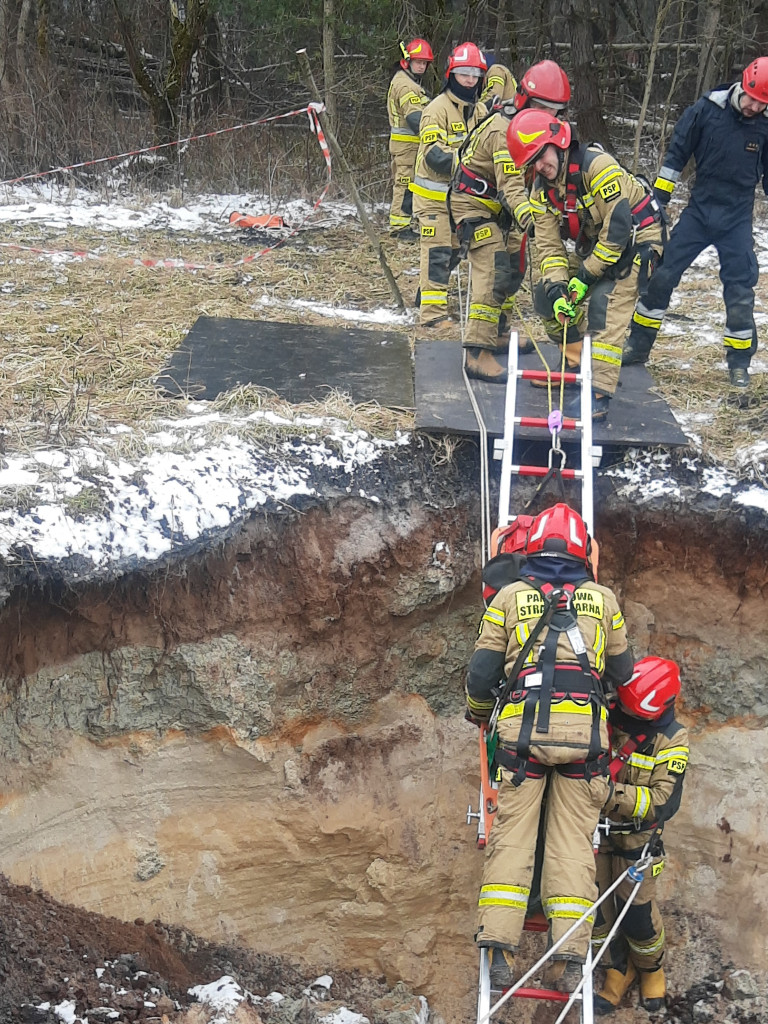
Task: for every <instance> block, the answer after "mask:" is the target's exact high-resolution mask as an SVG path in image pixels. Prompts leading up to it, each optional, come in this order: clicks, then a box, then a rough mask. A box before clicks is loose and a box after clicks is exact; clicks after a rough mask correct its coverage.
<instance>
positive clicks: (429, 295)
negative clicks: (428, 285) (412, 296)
mask: <svg viewBox="0 0 768 1024" xmlns="http://www.w3.org/2000/svg"><path fill="white" fill-rule="evenodd" d="M447 304H448V290H447V289H446V290H445V291H437V290H435V291H433V292H425V291H424V290H423V289H422V292H421V305H422V306H445V305H447Z"/></svg>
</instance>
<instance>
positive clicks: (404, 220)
mask: <svg viewBox="0 0 768 1024" xmlns="http://www.w3.org/2000/svg"><path fill="white" fill-rule="evenodd" d="M410 224H411V218H410V217H398V216H396V215H395V214H392V213H390V215H389V226H390V227H391V228H407V227H410Z"/></svg>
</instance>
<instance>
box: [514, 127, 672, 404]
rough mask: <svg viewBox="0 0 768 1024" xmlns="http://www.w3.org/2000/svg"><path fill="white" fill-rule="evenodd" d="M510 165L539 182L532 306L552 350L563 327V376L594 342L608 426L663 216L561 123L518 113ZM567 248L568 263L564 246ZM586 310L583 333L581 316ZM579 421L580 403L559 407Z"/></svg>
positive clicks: (610, 161) (598, 392)
mask: <svg viewBox="0 0 768 1024" xmlns="http://www.w3.org/2000/svg"><path fill="white" fill-rule="evenodd" d="M507 142H508V144H509V151H510V154H511V156H512V159H513V160H514V161H515V163H516V164H517V165H518V166H519V167H531V168H532V169H533V172H534V173H535V175H536V177H535V179H534V183H533V187H532V191H531V207H532V212H533V216H534V223H535V231H536V254H537V258H538V260H539V268H540V271H541V281H540V282H539V284H538V285H537V287H536V288H535V290H534V306H535V308H536V311H537V313H539V315H540V316H542V317H543V318H546V319H545V326H546V329H547V333H548V334H549V335H550V337H551V338H552V340H553V341H556V342H557V343H559V344H562V342H563V325H567V335H566V358H567V361H568V363H569V364H570V365H569V367H568V368H569V369H571V370H573V369H578V366H577V365H576V364H577V363H578V361H579V358H580V354H581V345H580V341H581V338H582V337H583V335H584V333H585V332H586V330H587V327H588V329H589V331H590V334H591V335H592V379H593V385H594V394H593V402H592V417H593V419H596V420H603V419H605V418H606V417H607V416H608V407H609V403H610V399H611V396H612V395H613V394H614V392H615V391H616V387H617V386H618V382H619V373H620V371H621V353H622V348H623V345H624V335H625V333H626V330H627V326H628V324H629V322H630V320H631V318H632V314H633V312H634V308H635V303H636V301H637V299H638V296H639V295H641V294H643V293H644V290H645V288H646V287H647V283H648V279H649V277H650V275H651V273H652V271H653V268H654V267H655V265H656V264H657V262H658V259H659V255H660V253H661V250H662V223H661V220H662V215H661V210H660V208H659V205H658V203H657V202H656V200H655V199H654V198H653V195H652V193H651V191H650V189H646V188H645V187H644V185H643V184H642V183H641V182H640V181H639V180H638V179H637V178H635V177H634V176H633V175H631V174H630V173H629V172H628V171H626V170H624V168H623V167H621V165H620V164H619V163H618V162H617V161H616V160H615V159H614V158H613V157H612V156H611V155H610V154H609V153H606V152H604V151H603V150H602V149H601V148H600V147H599V146H594V145H584V144H582V143H579V142H578V141H577V140H575V139H572V136H571V126H570V125H569V124H568V122H566V121H561V120H559V119H558V118H556V117H552V116H551V115H548V114H547V113H546V112H544V111H538V110H524V111H522V112H521V113H520V114H518V115H517V117H515V118H513V120H512V122H511V123H510V126H509V130H508V133H507ZM564 236H565V237H567V238H570V239H571V240H572V241H573V243H574V251H573V253H572V254H571V255H570V257H569V252H568V250H567V249H566V246H565V243H564V241H563V237H564ZM587 300H588V309H589V317H588V324H587V319H586V318H585V315H584V313H585V308H586V303H587ZM564 412H565V414H566V415H567V416H573V417H576V418H578V417H579V416H580V412H581V406H580V396H579V394H574V395H573V396H572V397H571V399H570V401H569V402H567V403H566V405H565V409H564Z"/></svg>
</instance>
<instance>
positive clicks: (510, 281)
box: [448, 108, 528, 382]
mask: <svg viewBox="0 0 768 1024" xmlns="http://www.w3.org/2000/svg"><path fill="white" fill-rule="evenodd" d="M513 109H514V108H513ZM508 125H509V117H508V116H505V114H503V113H502V112H500V111H499V112H496V113H494V114H492V115H491V116H490V117H488V118H486V120H485V121H483V122H482V123H481V124H479V125H478V126H477V127H476V128H473V129H472V131H471V132H470V134H469V135H468V136H467V138H466V140H465V142H464V143H463V144H462V146H461V148H460V149H459V155H458V164H457V166H456V169H455V170H454V173H453V178H452V180H451V188H450V192H449V194H448V209H449V212H450V215H451V219H452V221H453V222H454V223H455V224H456V235H457V238H458V240H459V243H460V247H461V251H462V252H465V253H466V256H467V258H468V259H469V262H470V265H471V267H472V284H471V294H470V301H469V314H468V316H467V329H466V332H465V334H464V347H465V349H466V352H467V360H466V370H467V376H468V377H475V378H478V379H479V380H487V381H491V382H495V381H499V382H503V381H505V380H506V377H507V370H506V367H505V366H504V365H503V364H502V363H500V362H499V361H498V360H497V359H496V358H495V355H494V353H496V352H506V350H507V348H508V347H509V338H508V336H507V335H506V333H504V334H502V335H500V334H499V325H500V321H501V314H502V307H503V305H504V303H506V302H507V301H508V300H510V297H511V296H513V295H514V294H515V293H516V292H517V289H518V288H519V287H520V285H521V283H522V281H523V275H524V266H523V265H521V264H523V262H524V256H523V251H522V240H523V235H522V233H521V232H520V230H519V228H516V227H515V226H514V214H513V211H514V210H515V208H516V207H518V206H519V205H520V204H521V203H523V204H527V201H528V193H527V191H526V188H525V182H524V181H523V176H522V174H521V173H520V171H518V169H517V168H516V167H515V165H514V163H513V162H512V157H511V156H510V155H509V150H508V149H507V126H508Z"/></svg>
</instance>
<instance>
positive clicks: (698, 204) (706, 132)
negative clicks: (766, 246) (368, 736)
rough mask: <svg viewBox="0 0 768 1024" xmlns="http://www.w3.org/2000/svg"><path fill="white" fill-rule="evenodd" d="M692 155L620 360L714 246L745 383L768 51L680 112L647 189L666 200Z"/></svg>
mask: <svg viewBox="0 0 768 1024" xmlns="http://www.w3.org/2000/svg"><path fill="white" fill-rule="evenodd" d="M691 157H693V158H694V160H695V162H696V181H695V183H694V185H693V188H692V190H691V198H690V201H689V203H688V205H687V206H686V208H685V209H684V210H683V212H682V214H681V216H680V220H679V221H678V222H677V224H676V225H675V227H674V229H673V230H672V234H671V235H670V237H669V242H668V243H667V245H666V246H665V249H664V258H663V260H662V261H661V265H660V266H659V268H658V270H657V271H656V273H655V274H654V276H653V278H652V279H651V282H650V285H649V287H648V292H647V294H646V295H645V296H643V297H641V301H640V302H639V303H638V305H637V308H636V310H635V315H634V317H633V319H632V328H631V330H630V334H629V338H628V339H627V344H626V345H625V347H624V356H623V360H622V361H623V362H624V363H625V364H626V363H645V362H646V361H647V360H648V355H649V353H650V351H651V348H652V347H653V343H654V342H655V341H656V335H657V334H658V333H659V328H660V327H661V323H662V320H663V319H664V315H665V313H666V312H667V307H668V306H669V300H670V299H671V297H672V292H673V291H674V290H675V288H676V287H677V286H678V284H679V283H680V278H681V277H682V276H683V274H684V273H685V271H686V270H687V269H688V267H690V265H691V263H693V261H694V260H695V259H696V257H697V256H698V255H699V253H700V252H701V251H702V250H703V249H706V248H707V246H708V245H714V247H715V248H716V249H717V255H718V259H719V260H720V280H721V281H722V283H723V299H724V301H725V333H724V335H723V345H724V346H725V361H726V363H727V366H728V376H729V379H730V382H731V384H732V385H733V386H734V387H739V388H745V387H748V385H749V364H750V362H751V360H752V356H753V355H754V354H755V351H756V350H757V331H756V329H755V321H754V317H753V309H754V305H755V285H756V284H757V279H758V266H757V260H756V259H755V247H754V241H753V239H752V212H753V208H754V203H755V185H757V184H758V182H760V180H761V179H762V185H763V191H764V192H766V193H768V57H758V59H757V60H755V61H753V62H752V63H751V64H750V65H749V67H747V68H745V69H744V73H743V75H742V78H741V82H736V83H735V84H734V85H731V86H720V88H718V89H714V90H713V91H712V92H708V93H705V94H704V95H703V96H702V97H701V98H700V99H699V100H698V102H696V103H694V104H693V106H692V107H688V109H687V110H686V111H684V112H683V115H682V117H681V118H680V120H679V121H678V122H677V124H676V125H675V131H674V133H673V135H672V141H671V143H670V145H669V149H668V150H667V152H666V154H665V156H664V161H663V166H662V168H661V170H660V171H659V174H658V177H657V178H656V181H655V182H654V185H653V189H654V192H655V194H656V196H657V198H658V200H659V202H660V203H662V204H663V205H666V203H668V202H669V199H670V197H671V195H672V191H673V189H674V187H675V185H676V184H677V182H678V181H679V180H680V176H681V174H682V171H683V168H684V167H685V165H686V164H687V163H688V161H689V159H690V158H691Z"/></svg>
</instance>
